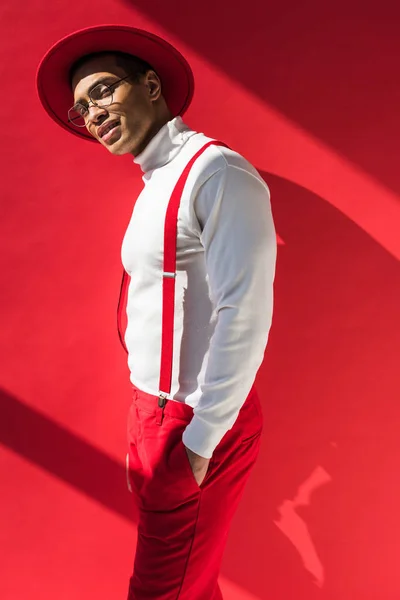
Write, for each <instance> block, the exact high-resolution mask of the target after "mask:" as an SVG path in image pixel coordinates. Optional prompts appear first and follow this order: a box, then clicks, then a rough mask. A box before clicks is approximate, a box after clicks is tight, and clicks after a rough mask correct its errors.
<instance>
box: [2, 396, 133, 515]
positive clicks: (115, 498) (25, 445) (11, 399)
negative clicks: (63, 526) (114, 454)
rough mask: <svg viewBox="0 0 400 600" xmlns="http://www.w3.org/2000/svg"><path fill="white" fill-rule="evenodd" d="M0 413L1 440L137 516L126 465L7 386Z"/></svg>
mask: <svg viewBox="0 0 400 600" xmlns="http://www.w3.org/2000/svg"><path fill="white" fill-rule="evenodd" d="M0 415H1V420H0V444H3V445H4V446H7V447H8V448H9V449H10V450H12V451H13V452H16V453H17V454H19V455H20V456H23V457H24V458H26V459H27V460H29V461H30V462H32V463H34V464H35V465H37V466H38V467H40V468H42V469H45V470H46V471H48V472H49V473H51V474H52V475H54V476H55V477H58V478H59V479H62V480H63V481H65V483H67V484H68V485H71V486H72V487H74V488H76V489H77V490H79V491H80V492H82V493H83V494H85V495H87V496H89V497H90V498H92V499H93V500H95V501H96V502H99V503H100V504H102V505H103V506H105V507H106V508H108V509H110V510H112V511H114V512H115V513H118V514H119V515H121V516H122V517H124V518H126V519H129V520H131V519H132V518H133V517H134V514H133V509H132V497H131V496H130V494H129V493H128V491H127V487H126V474H125V466H124V465H122V464H120V463H118V462H117V461H115V460H114V459H112V458H111V457H110V456H108V455H107V454H105V453H104V452H102V451H101V450H100V449H98V448H94V447H93V446H91V445H90V444H88V443H87V442H85V441H84V440H82V439H81V438H80V437H78V436H77V435H75V434H74V433H72V432H70V431H68V430H66V429H65V428H63V427H62V426H61V425H58V424H57V423H55V422H54V421H52V420H51V419H50V418H49V417H47V416H45V415H44V414H42V413H40V412H39V411H37V410H35V409H34V408H32V407H30V406H28V405H26V404H24V403H23V402H21V400H19V399H18V398H16V397H15V396H12V395H11V394H10V393H8V392H6V391H4V390H0ZM99 474H101V477H100V476H99ZM105 481H106V482H107V485H104V482H105Z"/></svg>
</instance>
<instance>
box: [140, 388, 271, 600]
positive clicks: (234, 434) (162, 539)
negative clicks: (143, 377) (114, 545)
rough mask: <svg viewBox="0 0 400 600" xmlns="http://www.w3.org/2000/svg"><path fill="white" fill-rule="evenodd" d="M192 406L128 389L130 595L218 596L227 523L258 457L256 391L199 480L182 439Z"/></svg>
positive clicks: (205, 599)
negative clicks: (134, 527) (132, 531)
mask: <svg viewBox="0 0 400 600" xmlns="http://www.w3.org/2000/svg"><path fill="white" fill-rule="evenodd" d="M192 415H193V410H192V409H191V408H190V407H189V406H187V405H185V404H181V403H178V402H173V401H168V402H167V404H166V406H165V408H164V410H163V409H162V408H159V406H158V398H157V397H155V396H151V395H149V394H145V393H143V392H141V391H139V390H137V389H134V400H133V403H132V406H131V408H130V413H129V421H128V422H129V425H128V436H129V463H128V465H129V468H128V477H129V484H130V487H131V491H132V492H133V494H134V496H135V500H136V502H137V504H138V507H139V523H138V541H137V547H136V556H135V562H134V570H133V575H132V577H131V580H130V586H129V594H128V600H145V599H146V600H178V599H179V600H221V599H222V594H221V591H220V589H219V586H218V574H219V570H220V566H221V561H222V555H223V551H224V548H225V544H226V540H227V535H228V531H229V526H230V523H231V521H232V517H233V515H234V513H235V511H236V509H237V506H238V503H239V500H240V498H241V495H242V492H243V490H244V487H245V484H246V481H247V479H248V477H249V475H250V471H251V468H252V466H253V465H254V462H255V460H256V458H257V455H258V452H259V445H260V434H261V430H262V414H261V408H260V403H259V399H258V396H257V394H256V392H255V391H254V390H252V391H251V393H250V394H249V396H248V398H247V400H246V402H245V404H244V406H243V408H242V409H241V411H240V413H239V416H238V419H237V421H236V422H235V424H234V426H233V428H232V429H231V430H230V431H228V432H227V434H226V435H225V436H224V438H223V439H222V441H221V442H220V444H219V445H218V447H217V448H216V450H215V451H214V454H213V457H212V459H211V462H210V467H209V470H208V473H207V475H206V478H205V480H204V482H203V483H202V484H201V486H198V484H197V482H196V480H195V478H194V476H193V473H192V469H191V466H190V463H189V459H188V457H187V454H186V450H185V447H184V445H183V442H182V434H183V431H184V429H185V427H186V425H187V424H188V423H189V422H190V420H191V418H192Z"/></svg>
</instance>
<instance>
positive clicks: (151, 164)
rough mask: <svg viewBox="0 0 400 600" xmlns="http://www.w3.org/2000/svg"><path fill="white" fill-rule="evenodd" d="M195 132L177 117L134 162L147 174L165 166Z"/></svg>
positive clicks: (165, 126) (162, 129) (151, 141)
mask: <svg viewBox="0 0 400 600" xmlns="http://www.w3.org/2000/svg"><path fill="white" fill-rule="evenodd" d="M195 133H196V132H195V131H192V130H191V129H190V128H189V127H188V126H187V125H185V123H184V122H183V121H182V119H181V117H175V118H174V119H172V121H168V123H166V124H165V125H164V126H163V127H162V128H161V129H160V131H159V132H158V133H157V134H156V135H155V136H154V137H153V138H152V139H151V140H150V142H149V143H148V144H147V146H146V148H145V149H144V150H143V152H141V153H140V154H138V156H136V157H135V158H134V159H133V162H134V163H135V164H137V165H140V168H141V169H142V171H143V173H144V174H145V176H146V175H148V174H149V172H150V171H154V169H159V168H160V167H163V166H164V165H166V164H167V163H169V162H170V161H171V160H172V159H173V158H175V156H176V155H177V154H178V153H179V152H180V150H181V148H182V146H183V145H184V144H185V142H186V141H187V140H188V139H189V138H190V137H192V135H195Z"/></svg>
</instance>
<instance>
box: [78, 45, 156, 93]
mask: <svg viewBox="0 0 400 600" xmlns="http://www.w3.org/2000/svg"><path fill="white" fill-rule="evenodd" d="M110 55H111V56H114V57H115V62H116V64H117V66H118V67H122V68H123V69H124V70H125V71H126V73H131V74H132V78H133V80H134V81H137V80H138V79H139V78H140V77H141V75H146V73H147V72H148V71H154V69H153V67H152V66H151V65H149V63H148V62H146V61H145V60H142V59H141V58H139V57H138V56H134V55H133V54H127V53H126V52H119V51H117V50H115V51H114V50H104V51H102V52H92V53H91V54H85V56H82V57H81V58H79V59H78V60H77V61H76V62H74V64H73V65H72V67H71V68H70V70H69V84H70V87H72V79H73V77H74V75H75V73H76V72H77V70H78V69H79V68H80V67H81V66H82V65H83V64H85V62H87V61H88V60H91V59H92V58H99V57H100V56H110Z"/></svg>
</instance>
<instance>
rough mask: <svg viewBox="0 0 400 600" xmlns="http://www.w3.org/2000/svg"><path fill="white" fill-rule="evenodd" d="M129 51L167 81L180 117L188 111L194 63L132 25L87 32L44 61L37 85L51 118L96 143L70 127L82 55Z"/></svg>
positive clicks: (166, 91)
mask: <svg viewBox="0 0 400 600" xmlns="http://www.w3.org/2000/svg"><path fill="white" fill-rule="evenodd" d="M103 51H119V52H126V53H127V54H132V55H134V56H137V57H138V58H141V59H142V60H144V61H146V62H148V63H149V64H150V65H151V66H152V67H153V69H154V70H155V71H156V72H157V74H158V76H159V77H160V80H161V85H162V93H163V96H164V98H165V100H166V103H167V105H168V108H169V109H170V111H171V112H172V114H173V115H174V116H178V115H183V114H184V113H185V111H186V110H187V109H188V107H189V105H190V102H191V100H192V97H193V92H194V78H193V73H192V70H191V68H190V65H189V64H188V62H187V61H186V59H185V58H184V57H183V56H182V54H181V53H180V52H178V50H176V48H174V47H173V46H171V44H169V43H168V42H166V41H165V40H163V39H162V38H160V37H158V36H156V35H155V34H153V33H150V32H148V31H144V30H142V29H136V28H135V27H129V26H126V25H97V26H95V27H88V28H86V29H81V30H79V31H76V32H74V33H71V34H70V35H68V36H66V37H64V38H62V39H61V40H59V41H58V42H57V43H56V44H54V46H52V47H51V48H50V49H49V50H48V52H47V53H46V54H45V56H44V57H43V59H42V60H41V62H40V64H39V67H38V70H37V74H36V86H37V91H38V94H39V98H40V101H41V103H42V105H43V107H44V109H45V110H46V111H47V113H48V114H49V115H50V117H51V118H52V119H53V120H54V121H55V122H56V123H57V124H58V125H60V126H61V127H63V128H64V129H66V130H67V131H69V132H71V133H73V134H75V135H78V136H79V137H80V138H83V139H86V140H91V141H93V142H95V141H96V140H95V138H93V137H92V136H91V135H90V133H89V132H88V131H87V130H86V128H85V127H82V128H78V127H75V126H74V125H72V124H71V123H69V121H68V110H69V109H70V108H71V106H72V104H73V94H72V90H71V87H70V81H69V74H70V69H71V67H72V65H73V64H74V63H75V62H76V61H77V60H78V59H80V58H81V57H83V56H85V55H87V54H91V53H94V52H103Z"/></svg>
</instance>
